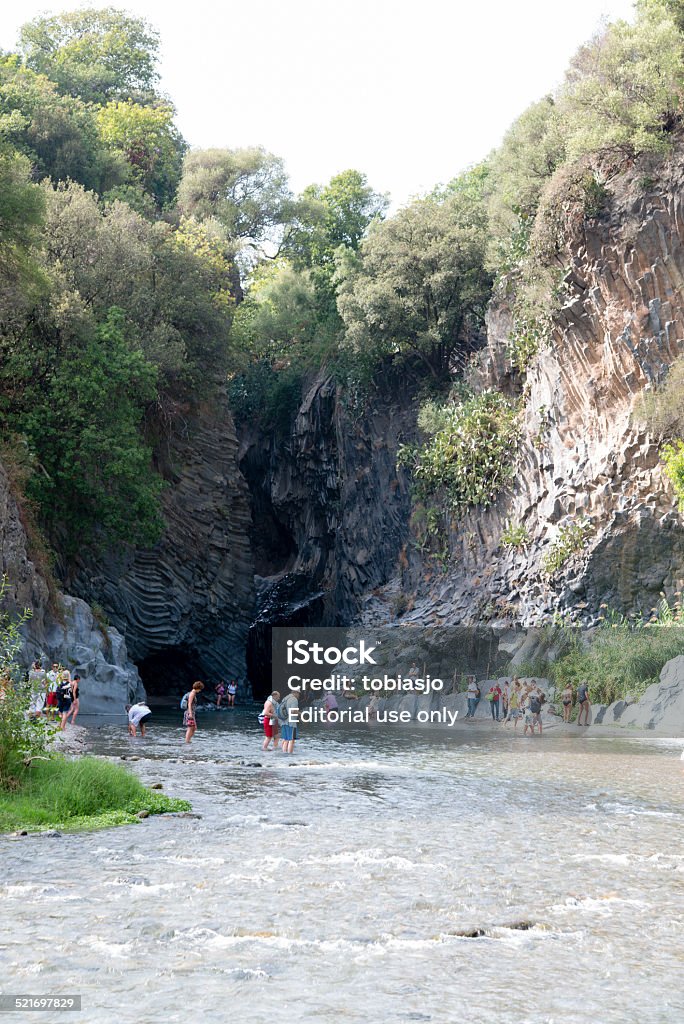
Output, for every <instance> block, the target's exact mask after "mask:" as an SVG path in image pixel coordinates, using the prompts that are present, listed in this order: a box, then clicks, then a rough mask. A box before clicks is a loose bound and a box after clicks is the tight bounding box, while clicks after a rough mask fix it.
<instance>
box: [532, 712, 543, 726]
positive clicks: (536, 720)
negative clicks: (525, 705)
mask: <svg viewBox="0 0 684 1024" xmlns="http://www.w3.org/2000/svg"><path fill="white" fill-rule="evenodd" d="M532 725H541V711H533V712H532Z"/></svg>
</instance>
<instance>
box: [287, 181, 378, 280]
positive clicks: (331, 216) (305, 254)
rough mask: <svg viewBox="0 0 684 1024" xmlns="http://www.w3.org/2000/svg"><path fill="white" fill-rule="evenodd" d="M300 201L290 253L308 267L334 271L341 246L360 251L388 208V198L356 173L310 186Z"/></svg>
mask: <svg viewBox="0 0 684 1024" xmlns="http://www.w3.org/2000/svg"><path fill="white" fill-rule="evenodd" d="M300 199H301V205H300V207H299V210H298V213H299V217H298V221H299V223H298V224H296V225H295V226H294V227H293V230H292V232H291V233H290V235H289V237H288V240H287V251H288V253H289V254H291V256H292V258H293V259H294V260H295V261H296V262H299V263H301V264H302V265H303V266H305V267H317V266H328V267H330V268H334V262H335V252H336V250H337V249H338V248H339V246H341V245H343V246H345V247H346V248H348V249H354V250H356V249H358V247H359V245H360V244H361V240H362V238H363V237H364V235H365V234H366V231H367V230H368V226H369V224H370V223H371V222H372V221H373V220H375V218H376V217H381V216H382V215H383V213H384V212H385V210H386V209H387V206H388V199H387V196H384V195H380V194H379V193H378V192H374V191H373V189H372V188H371V187H370V185H369V184H368V179H367V178H366V175H365V174H361V173H360V171H355V170H348V171H343V172H342V173H341V174H336V175H335V176H334V177H333V178H331V179H330V181H329V183H328V184H327V185H323V186H321V185H309V186H308V187H307V188H305V189H304V192H303V193H302V196H301V197H300Z"/></svg>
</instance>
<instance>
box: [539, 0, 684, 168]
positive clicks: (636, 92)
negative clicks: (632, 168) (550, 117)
mask: <svg viewBox="0 0 684 1024" xmlns="http://www.w3.org/2000/svg"><path fill="white" fill-rule="evenodd" d="M656 15H657V10H655V9H651V10H649V11H647V12H644V13H643V15H642V17H640V18H638V19H637V21H636V23H635V24H634V25H631V24H629V23H627V22H625V21H618V22H616V23H615V24H613V25H609V26H608V28H607V29H606V30H605V31H604V32H601V33H600V34H599V35H598V36H596V37H595V38H594V39H593V40H592V41H591V42H590V43H588V44H587V45H586V46H583V47H582V48H581V49H580V50H579V52H578V53H577V55H576V56H575V57H574V58H573V60H572V62H571V65H570V70H569V71H568V74H567V76H566V82H565V86H564V88H563V89H562V91H561V95H560V98H559V106H560V112H561V118H562V122H563V132H564V135H565V139H566V146H567V152H568V156H569V158H570V159H575V158H577V157H579V156H582V155H583V154H585V153H590V152H596V151H598V150H610V149H615V150H621V151H623V152H625V153H627V154H629V155H633V154H635V153H641V152H649V151H650V152H654V151H655V152H663V151H665V150H666V149H667V148H668V147H669V146H670V145H671V133H672V131H673V130H674V128H675V127H676V126H677V124H678V123H679V120H680V112H681V107H682V95H683V91H684V38H683V37H682V33H681V32H680V31H679V30H678V28H677V27H676V25H675V24H674V22H673V21H672V19H671V18H670V17H669V16H665V17H662V16H661V17H657V16H656Z"/></svg>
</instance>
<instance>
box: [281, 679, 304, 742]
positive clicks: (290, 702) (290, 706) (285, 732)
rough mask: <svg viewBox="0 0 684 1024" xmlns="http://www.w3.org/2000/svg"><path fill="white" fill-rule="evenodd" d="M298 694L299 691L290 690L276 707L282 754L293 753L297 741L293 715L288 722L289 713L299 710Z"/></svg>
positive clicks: (295, 723)
mask: <svg viewBox="0 0 684 1024" xmlns="http://www.w3.org/2000/svg"><path fill="white" fill-rule="evenodd" d="M299 694H300V690H298V689H295V690H292V692H291V693H288V695H287V697H285V699H284V700H282V701H281V702H280V704H279V705H278V719H279V722H280V735H281V744H280V749H281V750H282V752H283V753H284V754H293V753H294V745H295V740H296V739H297V716H296V714H294V715H293V716H292V721H290V712H291V711H292V712H297V711H298V710H299Z"/></svg>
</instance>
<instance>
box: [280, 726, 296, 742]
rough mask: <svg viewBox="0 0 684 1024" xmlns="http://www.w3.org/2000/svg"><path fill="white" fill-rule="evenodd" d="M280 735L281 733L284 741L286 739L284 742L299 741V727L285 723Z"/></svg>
mask: <svg viewBox="0 0 684 1024" xmlns="http://www.w3.org/2000/svg"><path fill="white" fill-rule="evenodd" d="M280 733H281V737H282V739H284V740H296V739H297V726H296V725H288V724H286V723H285V722H283V725H282V726H281V730H280Z"/></svg>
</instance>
